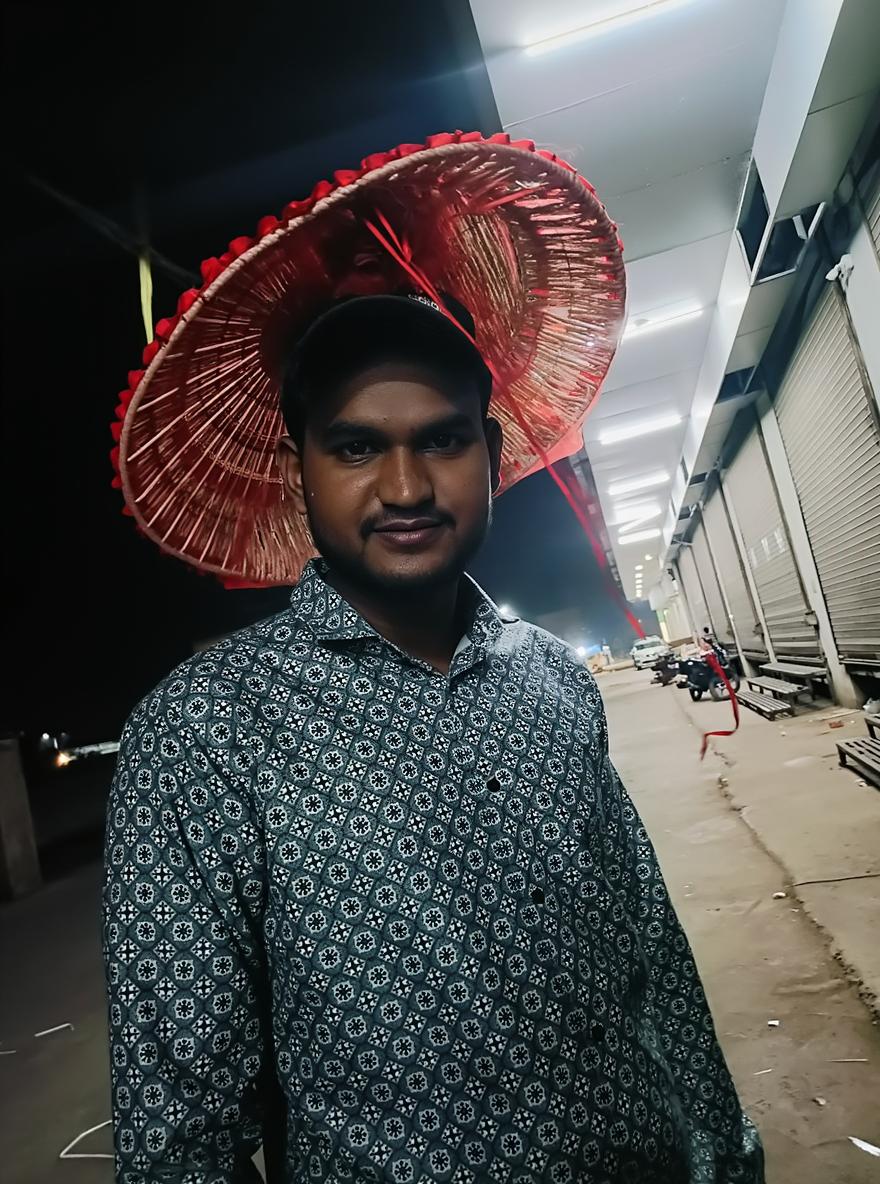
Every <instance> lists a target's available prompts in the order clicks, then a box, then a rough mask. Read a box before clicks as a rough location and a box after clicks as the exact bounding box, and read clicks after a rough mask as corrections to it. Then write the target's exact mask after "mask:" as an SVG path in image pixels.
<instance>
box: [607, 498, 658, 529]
mask: <svg viewBox="0 0 880 1184" xmlns="http://www.w3.org/2000/svg"><path fill="white" fill-rule="evenodd" d="M615 508H616V507H615ZM659 513H660V506H659V505H658V504H657V502H642V503H640V504H639V505H637V506H625V507H623V508H620V509H617V513H616V514H615V515H614V521H613V522H612V523H611V525H612V526H626V524H627V523H628V522H647V521H649V520H650V519H651V518H656V517H657V515H658V514H659Z"/></svg>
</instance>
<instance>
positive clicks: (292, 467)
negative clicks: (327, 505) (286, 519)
mask: <svg viewBox="0 0 880 1184" xmlns="http://www.w3.org/2000/svg"><path fill="white" fill-rule="evenodd" d="M275 459H276V460H277V462H278V471H279V472H280V473H281V480H282V481H283V482H284V489H285V492H286V493H287V495H288V496H289V498H290V500H291V501H292V502H293V506H294V509H295V510H296V512H297V514H305V512H306V495H305V493H304V491H303V474H302V454H301V452H300V447H299V445H297V443H296V441H295V440H292V439H291V438H290V436H282V437H281V439H280V440H279V441H278V444H277V445H276V448H275Z"/></svg>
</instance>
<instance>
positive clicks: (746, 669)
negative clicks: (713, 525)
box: [700, 505, 755, 678]
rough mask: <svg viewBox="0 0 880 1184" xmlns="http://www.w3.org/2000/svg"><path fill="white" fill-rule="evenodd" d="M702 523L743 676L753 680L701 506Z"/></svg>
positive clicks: (751, 669) (752, 668) (752, 670)
mask: <svg viewBox="0 0 880 1184" xmlns="http://www.w3.org/2000/svg"><path fill="white" fill-rule="evenodd" d="M700 521H701V522H702V523H703V534H704V535H705V536H706V549H707V551H708V552H709V562H710V563H711V564H712V570H713V571H714V572H715V579H716V580H717V581H718V590H719V592H720V593H721V600H722V601H723V603H724V611H725V612H726V613H727V619H728V621H729V622H730V629H731V632H732V633H733V640H734V642H735V643H736V648H737V652H738V654H739V660H740V662H741V664H742V668H743V674H744V675H745V676H746V677H747V678H753V677H754V675H755V668H754V666H753V665H752V663H751V662H750V661H749V659H748V658H747V657H746V656H745V653H744V652H743V645H742V640H741V638H740V635H739V630H738V629H737V627H736V621H735V620H734V617H733V612H732V611H731V608H730V601H729V600H728V598H727V589H726V588H725V587H724V580H722V578H721V568H720V566H719V564H718V561H717V560H716V558H715V552H714V550H713V549H712V539H711V537H710V535H709V524H708V522H707V521H706V519H705V517H704V516H703V507H702V505H701V506H700Z"/></svg>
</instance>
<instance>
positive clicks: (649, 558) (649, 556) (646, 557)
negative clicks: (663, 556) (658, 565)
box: [645, 555, 654, 562]
mask: <svg viewBox="0 0 880 1184" xmlns="http://www.w3.org/2000/svg"><path fill="white" fill-rule="evenodd" d="M653 558H654V556H653V555H646V556H645V559H647V560H648V562H650V561H651V560H652V559H653Z"/></svg>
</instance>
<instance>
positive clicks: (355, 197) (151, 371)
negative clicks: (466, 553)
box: [112, 133, 625, 585]
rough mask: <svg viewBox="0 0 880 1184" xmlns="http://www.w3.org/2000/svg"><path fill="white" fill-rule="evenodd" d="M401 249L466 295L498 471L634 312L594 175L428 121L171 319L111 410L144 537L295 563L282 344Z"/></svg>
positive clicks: (286, 224)
mask: <svg viewBox="0 0 880 1184" xmlns="http://www.w3.org/2000/svg"><path fill="white" fill-rule="evenodd" d="M371 226H372V228H373V229H372V230H371V228H370V227H371ZM380 227H386V228H389V229H390V232H391V233H392V235H393V241H394V243H395V244H396V246H395V247H394V248H392V250H393V251H394V254H395V256H396V255H397V254H398V249H399V251H401V252H402V254H401V255H400V257H399V258H397V257H393V256H392V255H391V254H389V253H388V252H387V251H386V250H383V249H382V247H381V246H380V245H379V243H378V242H377V238H378V236H379V234H380V233H381V234H382V235H384V234H385V233H386V231H385V230H380V229H379V228H380ZM407 259H409V260H411V262H412V265H413V267H414V268H416V271H417V274H418V275H421V276H423V277H427V279H428V280H429V281H430V283H431V284H433V285H434V286H435V287H436V289H437V290H442V291H445V292H448V293H450V294H451V295H453V296H454V297H455V298H456V299H457V300H459V301H461V303H463V304H464V305H465V306H466V307H467V308H468V309H469V310H470V311H471V313H472V315H473V318H474V322H475V325H476V340H477V344H478V346H479V348H480V351H481V353H482V354H483V356H484V358H485V359H486V362H487V365H488V366H489V368H490V369H491V370H492V373H493V375H494V376H495V385H494V389H493V402H492V413H493V414H494V415H495V416H497V418H498V419H499V420H500V421H501V422H502V426H503V428H504V433H505V449H504V457H503V468H502V490H503V489H504V488H509V487H510V486H511V485H512V484H514V483H515V482H516V481H518V480H520V479H521V478H522V477H523V476H525V475H526V474H527V473H529V472H531V471H534V469H535V467H536V465H540V463H541V462H542V460H546V459H547V457H548V455H549V454H551V453H552V452H553V451H554V449H556V448H558V446H559V445H560V442H561V441H562V440H563V439H565V438H567V437H568V438H570V437H571V435H572V433H573V432H574V431H575V430H576V429H578V428H579V427H580V426H581V425H582V424H583V421H584V419H585V417H586V415H587V413H588V411H589V409H590V405H591V404H592V402H593V400H594V399H595V397H596V394H597V393H598V390H599V387H600V385H601V383H602V380H603V379H604V377H605V374H606V373H607V370H608V367H609V365H610V363H611V360H612V358H613V356H614V351H615V348H616V345H617V341H618V338H619V335H620V331H621V328H622V324H623V317H624V296H625V280H624V269H623V255H622V247H621V244H620V240H619V238H618V235H617V229H616V227H615V226H614V224H613V223H612V222H611V220H610V218H609V217H608V215H607V213H606V212H605V209H604V207H603V206H602V204H601V202H600V201H599V200H598V198H597V197H596V195H595V193H594V191H593V189H592V187H591V186H590V185H589V184H588V183H587V182H586V181H585V180H584V179H583V178H582V177H580V176H578V174H577V173H576V172H575V171H574V170H573V169H572V168H571V167H570V166H569V165H567V164H565V163H564V162H562V161H559V160H558V159H557V158H556V157H555V156H553V155H552V154H551V153H546V152H538V151H536V150H535V147H534V145H533V144H531V143H530V142H520V143H517V144H512V143H510V142H509V139H508V137H506V136H495V137H491V138H490V139H488V140H485V139H483V138H482V137H479V136H477V135H476V134H470V135H467V136H464V135H461V134H460V133H456V134H453V135H449V136H439V137H433V138H432V139H431V140H429V141H428V143H427V144H425V145H404V146H402V147H401V148H398V149H395V150H394V151H393V152H391V153H386V154H382V155H381V156H375V157H370V158H368V159H367V160H366V161H364V162H363V166H362V169H361V170H359V171H357V172H352V173H338V174H336V177H335V179H334V183H332V184H331V183H329V182H322V183H321V184H320V185H319V186H318V187H316V189H315V191H314V192H313V194H312V196H311V197H310V198H309V199H307V200H306V201H305V202H293V203H291V204H290V205H289V206H288V207H286V209H285V211H284V213H283V214H282V216H281V218H280V219H279V218H274V217H270V218H267V219H263V221H262V222H261V223H260V226H259V229H258V234H257V236H256V237H255V238H254V239H246V238H242V239H235V240H233V242H232V243H230V246H229V250H228V251H227V252H226V253H225V254H224V255H223V256H221V257H220V258H219V259H213V260H208V261H207V262H206V263H205V264H203V265H202V274H203V277H204V279H205V283H204V284H203V286H202V288H201V289H198V290H196V289H193V290H191V291H190V292H187V293H184V295H183V296H182V297H181V300H180V302H179V304H178V313H177V315H176V316H175V317H174V318H171V319H169V320H165V321H160V322H159V324H158V325H157V327H156V339H155V341H153V342H152V343H151V344H150V345H149V346H147V349H146V350H145V353H144V363H145V369H144V370H138V371H134V372H132V374H130V375H129V385H128V388H127V389H126V390H125V391H124V392H123V393H122V396H121V398H120V405H119V407H118V408H117V421H116V423H115V425H114V428H113V432H114V437H115V439H116V441H117V447H116V448H114V450H113V453H112V459H113V462H114V466H115V467H116V469H117V477H116V479H115V481H114V484H115V485H117V486H118V487H120V488H121V489H122V491H123V495H124V498H125V503H126V512H127V513H129V514H131V516H133V517H134V519H135V522H136V524H137V526H138V527H139V529H140V530H141V531H142V532H143V533H144V534H145V535H146V536H147V537H148V538H150V539H152V540H153V541H154V542H155V543H156V544H157V545H158V546H159V547H160V548H161V549H162V550H163V551H165V552H167V553H168V554H171V555H174V556H177V557H178V558H180V559H182V560H184V561H185V562H187V563H190V564H192V565H193V566H195V567H196V568H198V569H200V570H201V571H204V572H211V573H214V574H215V575H217V576H219V577H221V578H223V579H224V580H225V581H232V582H236V581H238V582H246V583H249V584H255V585H270V584H284V583H292V582H294V581H295V580H296V579H297V578H298V576H299V574H300V571H301V569H302V567H303V565H304V563H305V562H306V560H307V559H308V558H309V557H310V556H311V555H313V554H314V546H313V544H312V541H311V538H310V536H309V532H308V528H307V525H306V523H305V521H304V520H303V519H302V518H301V517H299V516H298V515H296V514H295V513H294V511H293V509H292V507H291V505H290V503H289V502H288V501H285V499H284V496H283V492H282V485H281V479H280V476H279V474H278V472H277V469H276V465H275V446H276V442H277V440H278V438H279V437H280V436H281V435H283V434H284V426H283V423H282V420H281V415H280V411H279V405H278V404H279V390H280V381H281V374H282V368H283V360H284V355H285V350H286V348H287V347H288V343H289V342H290V341H291V340H292V339H293V338H295V336H296V333H297V332H298V330H299V328H300V327H303V326H305V325H307V324H308V323H309V321H310V320H311V319H313V317H314V316H315V315H316V314H317V313H318V311H319V310H320V309H321V308H322V307H324V306H326V305H327V304H328V303H329V302H331V301H332V300H334V299H338V298H339V297H340V296H342V295H356V294H377V293H379V292H393V291H396V290H400V288H401V287H402V286H406V284H407V283H411V282H412V281H411V277H410V276H408V275H407V270H406V269H407V266H408V265H407V262H406V260H407Z"/></svg>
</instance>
